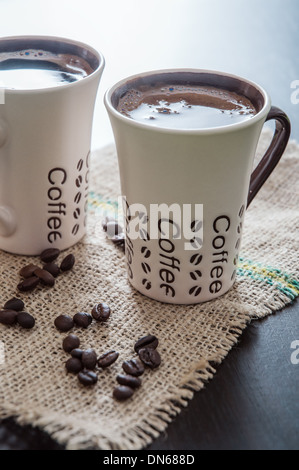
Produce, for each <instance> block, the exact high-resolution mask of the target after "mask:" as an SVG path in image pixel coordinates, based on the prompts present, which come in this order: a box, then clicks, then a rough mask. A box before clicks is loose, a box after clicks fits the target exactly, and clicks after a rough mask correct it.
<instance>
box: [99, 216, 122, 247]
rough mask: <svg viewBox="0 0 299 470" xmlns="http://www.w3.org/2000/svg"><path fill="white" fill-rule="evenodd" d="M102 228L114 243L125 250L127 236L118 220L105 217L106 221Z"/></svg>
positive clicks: (103, 222)
mask: <svg viewBox="0 0 299 470" xmlns="http://www.w3.org/2000/svg"><path fill="white" fill-rule="evenodd" d="M102 227H103V230H104V232H106V234H107V237H108V238H109V239H110V240H111V241H112V243H114V245H116V246H118V247H120V248H122V249H123V250H124V249H125V234H124V231H123V227H122V226H121V225H120V224H119V223H118V222H117V220H116V219H114V218H113V217H105V219H104V220H103V221H102Z"/></svg>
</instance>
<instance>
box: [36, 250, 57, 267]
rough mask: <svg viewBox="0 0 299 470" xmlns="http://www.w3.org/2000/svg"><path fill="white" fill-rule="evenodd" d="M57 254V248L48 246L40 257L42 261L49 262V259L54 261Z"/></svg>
mask: <svg viewBox="0 0 299 470" xmlns="http://www.w3.org/2000/svg"><path fill="white" fill-rule="evenodd" d="M59 255H60V250H59V249H58V248H48V249H47V250H44V251H43V252H42V253H41V255H40V259H41V260H42V261H43V262H44V263H50V262H51V261H54V260H55V259H56V258H58V256H59Z"/></svg>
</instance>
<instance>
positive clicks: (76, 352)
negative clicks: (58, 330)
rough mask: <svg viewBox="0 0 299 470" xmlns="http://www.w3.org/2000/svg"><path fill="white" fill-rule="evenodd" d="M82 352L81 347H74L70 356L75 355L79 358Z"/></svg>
mask: <svg viewBox="0 0 299 470" xmlns="http://www.w3.org/2000/svg"><path fill="white" fill-rule="evenodd" d="M82 354H83V349H80V348H75V349H72V350H71V356H72V357H76V358H77V359H81V358H82Z"/></svg>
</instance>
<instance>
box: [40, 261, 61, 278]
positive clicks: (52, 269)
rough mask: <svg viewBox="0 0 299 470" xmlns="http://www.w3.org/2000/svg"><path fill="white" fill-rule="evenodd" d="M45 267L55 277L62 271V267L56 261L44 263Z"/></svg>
mask: <svg viewBox="0 0 299 470" xmlns="http://www.w3.org/2000/svg"><path fill="white" fill-rule="evenodd" d="M43 269H44V270H45V271H48V272H49V273H50V274H52V276H53V277H57V276H58V275H59V273H60V267H59V266H58V264H56V263H47V264H45V265H44V267H43Z"/></svg>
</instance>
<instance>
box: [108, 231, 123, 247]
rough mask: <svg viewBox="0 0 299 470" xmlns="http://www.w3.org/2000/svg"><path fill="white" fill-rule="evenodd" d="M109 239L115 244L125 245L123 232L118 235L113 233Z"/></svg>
mask: <svg viewBox="0 0 299 470" xmlns="http://www.w3.org/2000/svg"><path fill="white" fill-rule="evenodd" d="M111 241H112V242H113V243H114V245H116V246H124V245H125V234H124V233H120V234H118V235H114V236H113V237H111Z"/></svg>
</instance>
